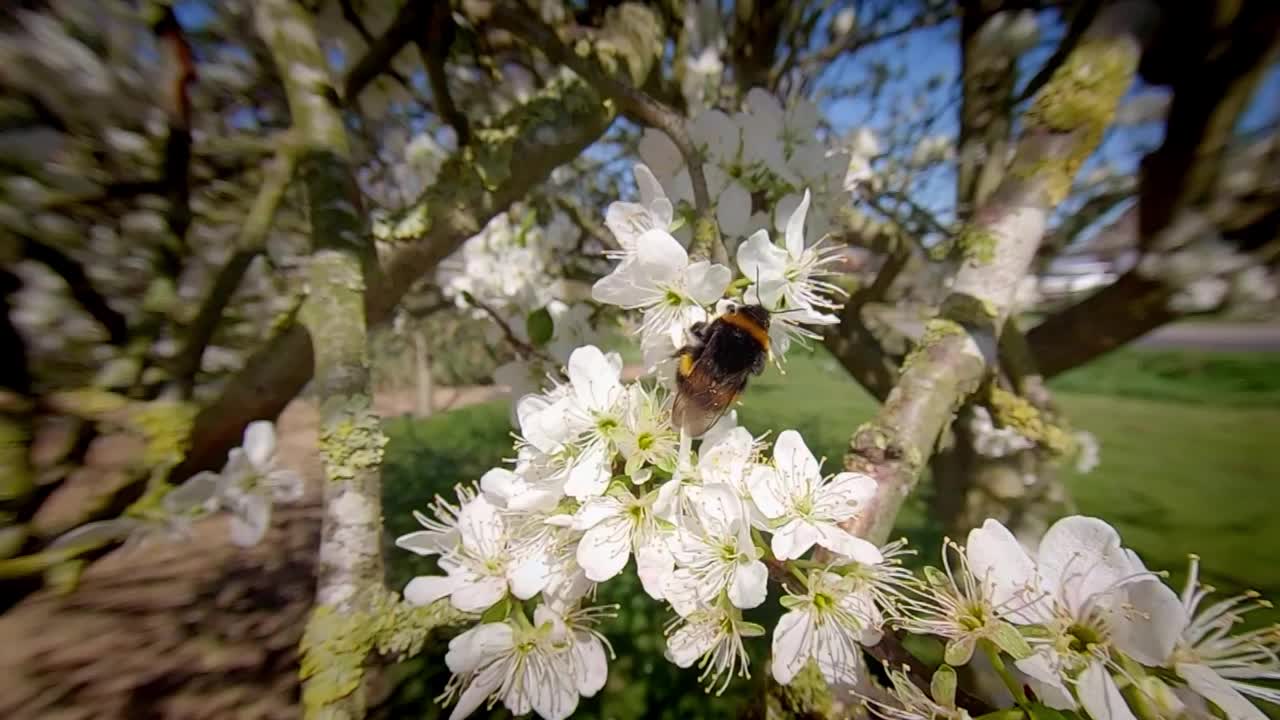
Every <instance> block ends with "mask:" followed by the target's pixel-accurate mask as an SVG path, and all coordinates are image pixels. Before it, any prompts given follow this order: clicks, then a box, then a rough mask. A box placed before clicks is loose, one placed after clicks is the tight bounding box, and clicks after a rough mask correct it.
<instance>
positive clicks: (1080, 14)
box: [1014, 0, 1102, 103]
mask: <svg viewBox="0 0 1280 720" xmlns="http://www.w3.org/2000/svg"><path fill="white" fill-rule="evenodd" d="M1101 8H1102V0H1083V2H1081V3H1080V4H1079V5H1077V6H1076V8H1075V14H1074V15H1072V17H1071V23H1070V24H1069V25H1068V26H1067V32H1066V34H1064V35H1063V36H1062V40H1061V41H1060V42H1059V43H1058V47H1056V48H1054V50H1053V54H1052V55H1050V56H1049V59H1048V60H1045V61H1044V65H1041V66H1040V69H1039V70H1037V71H1036V74H1035V75H1032V76H1031V79H1030V80H1028V81H1027V84H1026V85H1025V86H1023V88H1022V92H1019V93H1018V96H1017V98H1015V99H1014V102H1015V103H1021V102H1022V101H1024V100H1026V99H1027V98H1029V97H1031V96H1032V95H1035V94H1036V93H1038V92H1040V88H1042V87H1044V86H1045V83H1047V82H1049V78H1051V77H1053V74H1054V73H1055V72H1057V71H1058V68H1060V67H1062V63H1063V62H1065V61H1066V59H1067V56H1068V55H1070V54H1071V51H1072V50H1074V49H1075V47H1076V45H1077V44H1078V43H1079V42H1080V38H1081V37H1082V36H1084V31H1085V30H1086V29H1087V28H1088V27H1089V23H1091V22H1093V19H1094V17H1096V16H1097V14H1098V10H1099V9H1101Z"/></svg>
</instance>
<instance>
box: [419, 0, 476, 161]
mask: <svg viewBox="0 0 1280 720" xmlns="http://www.w3.org/2000/svg"><path fill="white" fill-rule="evenodd" d="M455 30H456V26H455V25H454V22H453V14H452V12H451V11H450V9H449V3H448V2H446V1H445V0H435V2H433V3H431V26H430V28H428V30H427V36H426V39H425V40H423V39H421V38H420V39H419V40H418V52H419V53H420V54H421V55H422V62H423V64H425V65H426V66H427V80H428V81H429V82H430V83H431V98H432V101H433V102H434V103H435V109H436V114H437V115H439V116H440V117H441V118H443V119H444V121H445V122H447V123H449V125H450V126H451V127H452V128H453V132H454V133H455V134H457V136H458V147H462V146H464V145H467V144H469V143H470V142H471V127H470V125H469V123H468V122H467V116H466V115H464V114H463V113H462V111H461V110H459V109H458V106H457V105H456V104H454V102H453V96H452V95H450V94H449V78H448V76H447V75H446V74H445V60H446V59H447V58H448V57H449V48H450V46H451V45H453V36H454V32H455Z"/></svg>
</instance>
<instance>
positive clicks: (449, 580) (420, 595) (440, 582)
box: [404, 575, 461, 637]
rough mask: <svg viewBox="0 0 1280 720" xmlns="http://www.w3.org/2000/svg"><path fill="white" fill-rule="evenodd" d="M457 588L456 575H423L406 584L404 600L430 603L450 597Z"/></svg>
mask: <svg viewBox="0 0 1280 720" xmlns="http://www.w3.org/2000/svg"><path fill="white" fill-rule="evenodd" d="M457 589H458V578H457V577H455V576H452V575H421V576H419V577H416V578H414V579H412V580H410V581H409V584H408V585H406V586H405V588H404V600H405V602H407V603H409V604H410V605H430V604H431V603H433V602H435V601H437V600H439V599H440V598H442V597H448V596H449V595H450V594H451V593H453V591H454V590H457ZM459 637H461V636H459Z"/></svg>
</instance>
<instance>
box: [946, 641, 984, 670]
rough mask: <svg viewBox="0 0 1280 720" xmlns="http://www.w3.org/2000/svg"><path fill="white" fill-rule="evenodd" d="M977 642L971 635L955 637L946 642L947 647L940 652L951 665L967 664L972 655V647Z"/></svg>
mask: <svg viewBox="0 0 1280 720" xmlns="http://www.w3.org/2000/svg"><path fill="white" fill-rule="evenodd" d="M977 644H978V643H977V638H975V637H974V636H973V635H965V636H963V637H958V638H955V639H953V640H951V641H950V642H948V643H947V649H946V650H945V651H944V652H943V653H942V659H943V660H944V661H945V662H946V663H947V664H948V665H952V666H959V665H964V664H967V663H968V662H969V660H970V658H972V657H973V648H974V646H976V645H977Z"/></svg>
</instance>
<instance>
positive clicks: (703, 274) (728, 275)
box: [686, 260, 733, 305]
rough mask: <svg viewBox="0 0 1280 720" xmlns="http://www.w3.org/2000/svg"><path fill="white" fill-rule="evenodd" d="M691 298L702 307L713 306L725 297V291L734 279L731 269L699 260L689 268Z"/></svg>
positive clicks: (688, 286) (688, 287)
mask: <svg viewBox="0 0 1280 720" xmlns="http://www.w3.org/2000/svg"><path fill="white" fill-rule="evenodd" d="M686 277H687V278H688V280H687V282H688V284H687V289H688V292H689V297H691V298H693V300H694V302H697V303H698V304H700V305H712V304H714V303H715V301H717V300H719V299H720V298H721V297H723V296H724V289H725V288H727V287H729V281H730V280H732V279H733V271H732V270H730V269H729V268H727V267H725V266H723V265H719V264H712V263H709V262H707V261H706V260H699V261H698V262H696V263H693V264H692V265H690V266H689V271H688V273H687V274H686Z"/></svg>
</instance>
